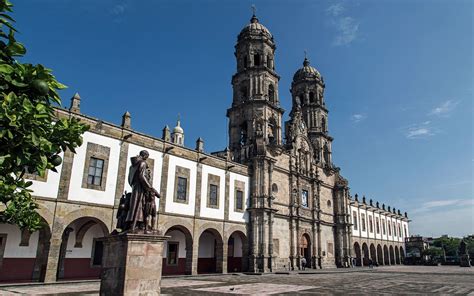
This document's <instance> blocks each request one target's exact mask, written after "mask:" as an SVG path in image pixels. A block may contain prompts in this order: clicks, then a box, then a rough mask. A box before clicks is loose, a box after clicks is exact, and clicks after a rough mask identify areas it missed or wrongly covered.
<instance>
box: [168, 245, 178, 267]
mask: <svg viewBox="0 0 474 296" xmlns="http://www.w3.org/2000/svg"><path fill="white" fill-rule="evenodd" d="M178 247H179V243H178V242H168V252H167V253H166V264H168V265H178V250H179V248H178Z"/></svg>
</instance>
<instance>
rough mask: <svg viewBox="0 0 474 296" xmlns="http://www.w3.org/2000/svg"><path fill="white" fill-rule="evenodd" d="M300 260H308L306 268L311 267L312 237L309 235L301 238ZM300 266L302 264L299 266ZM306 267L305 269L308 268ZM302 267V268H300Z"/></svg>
mask: <svg viewBox="0 0 474 296" xmlns="http://www.w3.org/2000/svg"><path fill="white" fill-rule="evenodd" d="M299 256H300V258H305V259H306V266H307V267H311V261H312V260H311V258H312V254H311V237H310V235H309V234H307V233H303V234H302V235H301V237H300V252H299ZM298 265H300V264H298ZM306 266H305V267H306ZM300 267H302V266H300Z"/></svg>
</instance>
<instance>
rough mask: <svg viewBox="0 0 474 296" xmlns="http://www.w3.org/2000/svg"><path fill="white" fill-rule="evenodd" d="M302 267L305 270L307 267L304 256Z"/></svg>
mask: <svg viewBox="0 0 474 296" xmlns="http://www.w3.org/2000/svg"><path fill="white" fill-rule="evenodd" d="M301 268H303V270H305V269H306V258H305V257H303V258H302V259H301Z"/></svg>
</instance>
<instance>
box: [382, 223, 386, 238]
mask: <svg viewBox="0 0 474 296" xmlns="http://www.w3.org/2000/svg"><path fill="white" fill-rule="evenodd" d="M385 233H386V231H385V219H382V234H383V235H385Z"/></svg>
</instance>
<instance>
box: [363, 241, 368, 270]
mask: <svg viewBox="0 0 474 296" xmlns="http://www.w3.org/2000/svg"><path fill="white" fill-rule="evenodd" d="M362 254H363V256H364V257H363V259H362V264H363V265H364V266H368V265H369V248H368V247H367V244H366V243H363V244H362Z"/></svg>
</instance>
